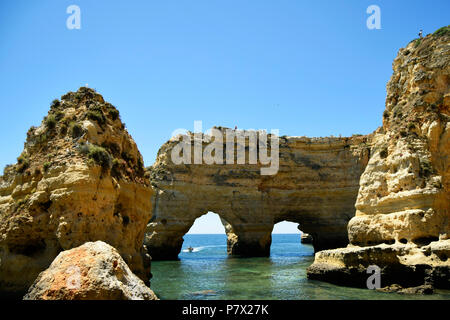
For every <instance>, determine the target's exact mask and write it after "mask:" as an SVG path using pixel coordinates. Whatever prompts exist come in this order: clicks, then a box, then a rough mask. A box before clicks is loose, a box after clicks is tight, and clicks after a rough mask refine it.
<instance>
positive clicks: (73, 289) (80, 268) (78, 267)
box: [24, 241, 157, 300]
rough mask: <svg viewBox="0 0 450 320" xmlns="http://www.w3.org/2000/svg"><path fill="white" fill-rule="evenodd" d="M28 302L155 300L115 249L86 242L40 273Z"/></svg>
mask: <svg viewBox="0 0 450 320" xmlns="http://www.w3.org/2000/svg"><path fill="white" fill-rule="evenodd" d="M24 299H25V300H156V299H157V297H156V295H155V294H154V293H153V291H152V290H150V288H149V287H147V286H146V285H145V284H144V282H143V281H142V280H141V279H139V278H138V277H137V276H136V275H134V274H133V273H132V272H131V270H130V268H129V267H128V266H127V264H126V263H125V261H124V260H123V259H122V257H121V256H120V255H119V253H118V252H117V250H116V249H114V248H113V247H111V246H110V245H108V244H106V243H104V242H102V241H96V242H87V243H85V244H83V245H82V246H79V247H77V248H74V249H70V250H66V251H63V252H61V253H60V254H59V255H58V256H57V257H56V259H55V260H54V261H53V262H52V263H51V265H50V267H49V268H48V269H47V270H45V271H43V272H41V273H40V274H39V276H38V278H37V279H36V281H35V282H34V283H33V285H32V286H31V287H30V289H29V291H28V293H27V294H26V295H25V297H24Z"/></svg>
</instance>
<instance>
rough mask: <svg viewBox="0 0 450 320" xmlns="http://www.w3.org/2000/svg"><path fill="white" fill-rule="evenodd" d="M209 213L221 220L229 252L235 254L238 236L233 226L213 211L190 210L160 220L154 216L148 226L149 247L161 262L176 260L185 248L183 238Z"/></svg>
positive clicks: (146, 241) (147, 241)
mask: <svg viewBox="0 0 450 320" xmlns="http://www.w3.org/2000/svg"><path fill="white" fill-rule="evenodd" d="M208 212H214V213H215V214H217V215H218V216H219V218H220V221H221V223H222V224H223V226H224V229H225V234H226V235H227V252H228V253H229V254H233V252H234V251H233V247H234V245H235V243H236V239H237V236H236V234H235V233H234V230H233V226H232V224H231V223H229V222H228V221H227V220H225V218H224V217H223V214H221V213H218V212H215V211H213V210H207V209H205V210H200V209H199V210H189V209H186V210H184V211H182V212H178V214H180V216H179V217H178V215H177V216H176V217H175V218H174V217H167V216H163V218H158V216H157V215H153V218H152V220H151V221H150V223H149V224H148V226H147V230H151V232H148V233H147V234H146V237H145V243H146V244H147V247H150V248H152V251H153V255H154V257H155V258H156V259H159V260H176V259H178V254H179V253H180V252H181V247H182V246H183V242H184V239H183V237H184V236H185V235H186V234H187V233H188V231H189V230H190V229H191V227H192V226H193V225H194V223H195V221H196V220H197V219H199V218H200V217H202V216H204V215H206V214H207V213H208Z"/></svg>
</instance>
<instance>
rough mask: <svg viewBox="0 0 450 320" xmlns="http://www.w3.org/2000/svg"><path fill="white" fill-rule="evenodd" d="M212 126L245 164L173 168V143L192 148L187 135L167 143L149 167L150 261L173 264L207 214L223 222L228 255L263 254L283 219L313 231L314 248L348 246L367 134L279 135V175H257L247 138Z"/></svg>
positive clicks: (258, 167) (367, 146) (364, 158)
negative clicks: (151, 189)
mask: <svg viewBox="0 0 450 320" xmlns="http://www.w3.org/2000/svg"><path fill="white" fill-rule="evenodd" d="M216 129H218V130H221V132H222V134H223V145H224V146H226V145H227V143H228V142H230V143H231V144H232V141H234V144H235V145H234V150H238V149H239V150H245V154H246V156H245V159H247V160H246V161H245V164H237V160H236V158H235V160H236V161H234V164H229V163H227V164H205V163H204V162H203V163H202V164H174V163H173V161H172V158H171V154H172V151H173V150H174V148H175V146H177V145H178V144H179V143H180V142H181V141H184V139H186V137H188V138H189V139H190V140H191V143H192V146H194V144H195V143H196V142H195V139H194V138H193V134H189V135H185V136H182V135H180V136H177V137H174V138H172V139H171V140H170V141H168V142H167V143H166V144H164V145H163V146H162V147H161V149H160V150H159V152H158V157H157V160H156V163H155V164H154V166H153V167H151V168H150V169H149V174H150V175H151V183H152V185H153V187H154V189H155V195H154V197H153V200H152V203H153V217H152V221H151V223H150V224H149V225H148V228H147V234H146V238H145V244H146V245H147V247H148V249H149V251H150V253H151V255H152V258H153V259H176V258H177V256H178V253H179V252H180V249H181V246H182V243H183V236H184V234H185V233H186V232H187V231H188V230H189V229H190V227H191V226H192V224H193V223H194V221H195V219H196V218H198V217H200V216H201V215H203V214H206V213H207V212H209V211H211V212H215V213H217V214H219V215H220V217H221V218H222V223H223V224H224V226H225V230H226V233H227V236H228V242H227V243H228V253H229V254H232V255H241V256H268V255H269V253H270V244H271V232H272V230H273V226H274V224H276V223H278V222H281V221H284V220H287V221H291V222H296V223H299V224H300V228H301V230H302V231H305V232H308V233H309V234H311V235H312V237H313V239H314V247H315V249H316V250H320V249H326V248H336V247H338V246H342V245H346V244H347V243H348V236H347V230H346V227H347V223H348V221H349V220H350V218H351V217H353V216H354V214H355V208H354V203H355V201H356V196H357V192H358V188H359V178H360V175H361V173H362V172H363V170H364V168H365V166H366V164H367V161H368V157H369V153H368V151H369V143H370V136H354V137H351V138H306V137H280V141H279V150H280V153H279V162H280V163H279V170H278V172H277V173H276V174H275V175H261V172H260V169H261V167H264V166H263V165H261V163H259V162H258V163H257V164H249V152H250V149H249V139H246V141H245V144H244V143H243V142H242V141H241V143H240V144H238V146H236V145H237V142H236V140H234V139H233V140H231V139H229V141H227V137H226V134H225V129H224V128H216ZM248 133H249V132H246V134H248ZM203 138H204V140H206V141H208V138H205V137H203ZM207 145H208V144H206V143H203V151H204V150H205V148H206V147H207ZM193 149H194V147H192V150H193ZM225 149H226V147H225ZM192 152H193V151H192ZM269 153H270V150H269ZM225 154H226V152H225V151H224V158H225ZM235 157H237V153H235Z"/></svg>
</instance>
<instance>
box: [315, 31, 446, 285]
mask: <svg viewBox="0 0 450 320" xmlns="http://www.w3.org/2000/svg"><path fill="white" fill-rule="evenodd" d="M449 119H450V29H449V27H444V28H442V29H440V30H439V31H437V32H436V33H435V34H432V35H428V36H427V37H425V38H423V39H417V40H414V41H412V42H411V43H409V44H408V46H407V47H406V48H403V49H401V50H400V51H399V53H398V56H397V58H396V59H395V60H394V63H393V75H392V77H391V79H390V81H389V83H388V84H387V98H386V110H385V111H384V114H383V131H382V132H380V133H378V134H375V136H374V139H373V146H372V149H371V158H370V160H369V163H368V165H367V167H366V169H365V171H364V173H363V174H362V176H361V180H360V188H359V192H358V197H357V200H356V205H355V206H356V216H355V217H354V218H352V219H351V220H350V222H349V225H348V234H349V240H350V245H349V246H348V248H346V249H338V250H328V251H323V252H319V253H318V254H316V258H315V263H314V265H313V266H311V267H310V269H309V272H308V275H309V277H310V278H312V279H323V280H329V281H333V282H339V283H344V284H352V285H357V286H365V280H364V279H366V278H367V274H366V268H367V267H368V265H371V264H374V265H378V266H379V267H381V268H382V282H383V285H386V286H387V285H390V284H393V283H398V284H402V283H403V284H404V285H407V286H415V285H420V284H422V283H424V282H427V283H430V284H434V285H435V286H437V287H447V288H448V287H450V272H449V270H450V260H448V257H449V256H450V240H449V237H450V224H449V217H450V211H449V209H450V169H449V165H450V161H449V156H450V124H449Z"/></svg>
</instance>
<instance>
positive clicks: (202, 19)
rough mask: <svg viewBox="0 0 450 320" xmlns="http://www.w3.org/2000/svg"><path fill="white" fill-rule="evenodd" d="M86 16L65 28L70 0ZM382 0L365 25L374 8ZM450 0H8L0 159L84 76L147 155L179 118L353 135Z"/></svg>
mask: <svg viewBox="0 0 450 320" xmlns="http://www.w3.org/2000/svg"><path fill="white" fill-rule="evenodd" d="M72 4H75V5H78V6H79V7H80V9H81V29H80V30H69V29H68V28H67V27H66V20H67V18H68V17H69V14H67V13H66V8H67V7H68V6H69V5H72ZM372 4H376V5H378V6H379V7H380V9H381V29H380V30H369V29H368V28H367V27H366V20H367V18H368V17H369V14H367V13H366V9H367V7H368V6H369V5H372ZM449 12H450V2H449V1H447V0H443V1H429V2H426V3H425V2H424V1H414V0H412V1H411V0H408V1H406V0H396V1H378V0H371V1H363V0H359V1H357V0H348V1H323V0H322V1H321V0H317V1H300V0H279V1H264V0H246V1H239V0H226V1H225V0H195V1H171V0H165V1H132V0H130V1H110V0H95V1H92V0H90V1H88V0H71V1H65V0H60V1H54V0H47V1H45V0H40V1H32V0H28V1H25V0H14V1H12V0H10V1H1V2H0V88H1V90H0V108H1V115H2V120H3V121H2V126H1V127H0V130H1V132H0V134H1V136H2V137H3V139H1V147H2V152H1V154H0V166H1V167H4V166H5V165H6V164H9V163H13V162H15V161H16V158H17V156H18V155H19V154H20V152H21V151H22V148H23V142H24V140H25V137H26V132H27V130H28V128H29V127H30V126H32V125H38V124H39V123H40V121H41V120H42V118H43V117H44V116H45V115H46V114H47V111H48V108H49V105H50V102H51V101H52V100H53V99H54V98H59V97H60V96H61V95H62V94H64V93H66V92H67V91H75V90H77V89H78V87H80V86H83V85H85V84H88V85H89V86H90V87H92V88H95V89H96V90H97V91H98V92H99V93H101V94H102V95H103V96H104V97H105V99H106V100H108V101H109V102H111V103H112V104H114V105H115V106H117V107H118V109H119V110H120V112H121V117H122V120H123V121H124V122H125V123H126V125H127V128H128V131H129V132H130V133H131V134H132V136H133V138H134V139H135V141H136V142H137V144H138V146H139V149H140V151H141V153H142V155H143V156H144V161H145V165H147V166H148V165H151V164H152V163H153V162H154V160H155V157H156V153H157V150H158V149H159V147H160V146H161V145H162V144H163V143H164V142H165V141H166V140H168V139H169V138H170V136H171V133H172V132H173V131H174V130H175V129H177V128H185V129H188V130H193V122H194V120H201V121H203V128H204V130H206V129H208V128H210V127H212V126H213V125H222V126H228V127H234V126H235V125H237V126H238V127H239V128H242V129H268V130H270V129H279V130H280V135H306V136H329V135H335V136H338V135H340V134H342V135H343V136H348V135H351V134H354V133H361V134H366V133H369V132H372V131H373V130H375V129H376V128H377V127H378V126H380V125H381V118H382V112H383V110H384V101H385V95H386V92H385V86H386V82H387V81H388V80H389V77H390V75H391V72H392V71H391V66H392V60H393V59H394V57H395V56H396V54H397V51H398V49H399V48H401V47H404V46H405V45H406V44H407V43H408V42H409V41H411V40H412V39H414V38H416V37H417V33H418V31H419V29H423V30H424V33H425V34H427V33H431V32H434V31H435V30H436V29H438V28H440V27H442V26H444V25H448V23H449V21H448V18H449V14H448V13H449Z"/></svg>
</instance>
